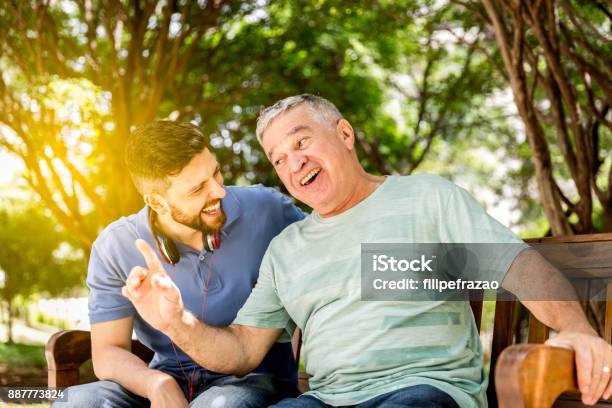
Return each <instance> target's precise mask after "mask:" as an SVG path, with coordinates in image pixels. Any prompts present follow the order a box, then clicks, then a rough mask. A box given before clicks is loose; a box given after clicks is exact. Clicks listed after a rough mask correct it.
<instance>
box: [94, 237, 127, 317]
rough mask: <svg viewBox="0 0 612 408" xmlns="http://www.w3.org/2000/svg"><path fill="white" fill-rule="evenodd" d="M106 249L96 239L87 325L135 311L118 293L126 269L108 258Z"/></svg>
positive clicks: (125, 315) (125, 275)
mask: <svg viewBox="0 0 612 408" xmlns="http://www.w3.org/2000/svg"><path fill="white" fill-rule="evenodd" d="M106 250H107V248H104V244H103V243H101V242H96V243H95V244H94V246H93V248H92V251H91V256H90V259H89V266H88V270H87V286H88V287H89V289H90V293H89V300H88V307H89V322H90V324H96V323H101V322H105V321H110V320H119V319H122V318H124V317H127V316H132V315H134V314H135V313H136V310H135V309H134V306H133V305H132V303H131V302H130V300H129V299H128V298H126V297H125V296H123V295H122V294H121V288H122V287H123V286H124V285H125V280H126V277H127V272H126V271H123V270H122V268H121V267H120V265H119V264H117V263H114V262H113V261H112V259H111V258H110V257H108V256H104V252H105V251H106Z"/></svg>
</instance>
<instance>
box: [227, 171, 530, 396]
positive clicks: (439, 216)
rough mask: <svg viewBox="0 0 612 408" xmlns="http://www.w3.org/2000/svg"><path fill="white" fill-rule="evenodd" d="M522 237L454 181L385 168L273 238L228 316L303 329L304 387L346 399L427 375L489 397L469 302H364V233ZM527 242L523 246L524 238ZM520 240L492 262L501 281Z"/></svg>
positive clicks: (427, 239) (402, 237)
mask: <svg viewBox="0 0 612 408" xmlns="http://www.w3.org/2000/svg"><path fill="white" fill-rule="evenodd" d="M385 242H387V243H440V242H462V243H470V242H483V243H487V242H494V243H521V242H522V241H521V240H520V239H519V238H518V237H517V236H516V235H515V234H514V233H512V232H511V231H510V230H509V229H508V228H506V227H504V226H503V225H502V224H500V223H499V222H497V221H496V220H494V219H493V218H491V217H490V216H489V215H487V213H486V212H485V211H484V210H483V208H482V207H481V206H480V205H479V204H478V203H477V202H476V201H475V200H474V199H473V198H472V197H471V196H470V195H469V194H468V193H467V192H466V191H465V190H463V189H461V188H459V187H457V186H456V185H454V184H453V183H451V182H449V181H447V180H445V179H443V178H441V177H438V176H433V175H427V174H423V175H416V176H408V177H399V176H390V177H388V178H387V180H386V181H385V182H384V183H383V184H382V185H381V186H380V187H378V188H377V189H376V190H375V191H374V192H373V193H372V194H371V195H370V196H369V197H367V198H366V199H365V200H363V201H362V202H360V203H359V204H358V205H356V206H355V207H353V208H351V209H349V210H347V211H345V212H343V213H341V214H339V215H337V216H333V217H328V218H322V217H320V216H319V215H318V214H317V213H316V212H314V213H313V214H312V215H310V216H309V217H307V218H306V219H304V220H303V221H300V222H296V223H294V224H292V225H290V226H289V227H287V228H286V229H285V230H284V231H283V232H282V233H281V234H279V235H278V236H277V237H276V238H275V239H274V240H273V241H272V243H271V244H270V247H269V248H268V251H267V252H266V255H265V256H264V259H263V261H262V265H261V269H260V274H259V279H258V282H257V284H256V286H255V288H254V289H253V292H252V293H251V296H250V297H249V298H248V300H247V302H246V303H245V305H244V306H243V307H242V309H241V310H240V311H239V313H238V316H237V317H236V319H235V320H234V323H236V324H242V325H249V326H256V327H266V328H273V327H274V328H288V329H291V328H292V326H294V325H295V324H297V326H298V327H300V328H301V329H302V330H303V342H304V345H303V348H302V350H303V359H304V365H305V369H306V372H307V373H308V374H310V375H311V376H312V377H311V378H310V387H311V391H310V392H309V394H310V395H313V396H315V397H316V398H319V399H321V400H322V401H324V402H325V403H327V404H332V405H353V404H358V403H360V402H363V401H366V400H369V399H371V398H373V397H375V396H377V395H381V394H384V393H387V392H390V391H394V390H397V389H400V388H404V387H408V386H411V385H417V384H430V385H432V386H435V387H437V388H439V389H441V390H442V391H444V392H446V393H448V394H449V395H451V396H452V397H453V398H454V399H455V401H457V403H458V404H459V405H460V406H462V407H472V406H486V397H485V389H486V383H487V381H486V376H485V374H484V370H483V356H482V349H481V344H480V340H479V336H478V331H477V329H476V325H475V322H474V318H473V315H472V313H471V310H470V307H469V303H468V302H444V301H419V302H407V301H362V300H361V281H360V271H361V267H360V261H361V258H360V250H361V244H362V243H385ZM525 246H526V245H525ZM523 247H524V246H523V245H515V246H509V248H515V249H514V250H511V251H508V252H507V253H504V254H503V256H502V257H501V259H499V260H498V261H499V262H497V264H496V265H497V266H496V269H495V270H493V272H492V273H493V274H494V275H496V276H491V278H492V279H496V280H498V281H501V280H502V278H503V276H504V274H505V273H506V271H507V270H508V268H509V266H510V264H511V263H512V260H513V259H514V258H515V257H516V255H517V254H518V253H519V252H520V250H522V248H523Z"/></svg>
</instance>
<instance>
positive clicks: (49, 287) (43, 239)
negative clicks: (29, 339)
mask: <svg viewBox="0 0 612 408" xmlns="http://www.w3.org/2000/svg"><path fill="white" fill-rule="evenodd" d="M0 226H1V228H0V275H1V276H2V279H1V280H0V299H1V300H2V301H3V302H6V305H7V306H8V321H7V326H8V340H9V342H12V341H13V336H12V331H13V330H12V328H13V319H14V314H15V308H14V303H15V299H16V298H17V297H18V296H21V297H22V298H27V297H28V296H30V295H31V294H33V293H37V292H43V293H47V294H49V295H57V294H60V293H62V292H65V291H66V290H68V289H71V288H73V287H74V286H76V285H77V284H79V283H80V282H81V277H82V272H83V270H84V269H85V264H84V262H83V259H84V257H83V253H82V251H79V250H76V249H75V248H74V242H71V240H70V239H69V238H68V237H67V235H66V234H65V233H63V232H62V231H61V230H58V226H57V224H56V223H55V222H54V221H53V220H52V219H51V218H50V217H49V216H46V215H44V214H43V213H42V211H41V210H39V209H37V208H35V207H23V203H21V207H19V206H13V207H12V209H11V210H8V209H7V208H6V207H5V208H3V209H2V210H0ZM71 244H72V245H71Z"/></svg>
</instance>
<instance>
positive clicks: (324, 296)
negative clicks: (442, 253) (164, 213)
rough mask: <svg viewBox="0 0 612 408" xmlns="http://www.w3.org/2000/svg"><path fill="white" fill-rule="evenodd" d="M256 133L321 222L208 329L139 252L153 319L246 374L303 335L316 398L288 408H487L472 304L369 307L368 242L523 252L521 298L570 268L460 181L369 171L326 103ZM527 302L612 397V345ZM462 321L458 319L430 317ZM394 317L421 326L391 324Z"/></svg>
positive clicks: (510, 276)
mask: <svg viewBox="0 0 612 408" xmlns="http://www.w3.org/2000/svg"><path fill="white" fill-rule="evenodd" d="M257 136H258V139H259V141H260V143H261V145H262V146H263V148H264V150H265V152H266V155H267V157H268V158H269V159H270V161H271V163H272V164H273V166H274V168H275V170H276V172H277V173H278V175H279V177H280V179H281V181H282V182H283V184H284V185H285V187H286V188H287V190H288V191H289V192H290V193H291V195H292V196H293V197H295V198H297V199H299V200H301V201H302V202H304V203H306V204H308V205H309V206H311V207H312V208H313V210H314V211H313V213H312V214H311V215H310V216H309V217H307V218H306V219H305V220H303V221H300V222H297V223H295V224H292V225H291V226H289V227H287V228H286V229H285V230H284V231H283V232H282V233H281V234H279V235H278V236H277V237H276V238H275V239H274V240H273V241H272V243H271V244H270V246H269V248H268V250H267V252H266V255H265V256H264V259H263V261H262V265H261V269H260V275H259V279H258V282H257V285H256V286H255V288H254V290H253V292H252V293H251V296H250V297H249V299H248V300H247V302H246V303H245V305H244V306H243V307H242V309H241V310H240V312H239V313H238V316H237V317H236V319H235V320H234V322H233V324H232V325H230V326H228V327H211V326H208V325H205V324H202V323H200V322H199V321H198V320H197V319H196V318H194V317H193V316H192V315H191V314H190V313H189V312H186V311H185V310H184V308H183V307H182V301H181V298H180V293H179V292H178V291H177V290H176V288H175V287H174V285H173V284H172V282H171V280H170V279H168V277H167V275H166V274H165V272H164V271H163V268H161V267H160V263H159V261H158V260H157V258H156V257H155V255H154V253H153V252H152V251H151V250H150V248H147V247H145V246H142V245H141V244H139V245H141V247H142V252H143V254H144V256H145V259H146V260H147V265H148V269H145V268H136V269H134V270H133V271H132V273H131V276H130V278H129V279H128V282H127V286H126V287H125V288H124V294H125V295H126V296H128V297H129V298H130V299H132V302H133V303H134V305H135V307H136V308H137V309H138V310H139V312H141V314H142V316H143V317H144V318H145V319H146V320H147V321H148V322H149V323H150V324H152V325H153V326H155V327H156V328H158V329H159V330H161V331H163V332H164V333H167V334H168V336H169V337H170V338H171V339H173V340H174V341H176V342H177V344H179V345H180V346H181V348H183V350H185V352H186V353H187V354H189V355H190V356H191V357H192V358H194V359H195V360H196V361H198V362H199V363H200V364H202V365H204V366H206V367H210V368H211V369H214V370H215V371H218V372H225V373H237V374H240V373H246V372H248V371H249V370H251V369H252V368H253V367H256V366H257V365H258V364H259V362H260V361H261V359H262V358H263V356H264V355H265V353H266V351H267V350H268V349H269V348H270V346H271V345H272V344H273V343H274V341H275V340H276V339H277V338H278V337H279V336H280V335H281V334H282V333H283V332H284V331H286V330H288V331H291V330H292V329H293V327H294V326H295V325H297V326H299V327H300V328H302V329H303V331H304V338H303V340H304V348H303V350H304V354H305V360H304V362H305V368H306V371H307V372H308V373H309V374H310V375H311V376H312V377H311V379H310V385H311V388H312V391H310V392H309V393H307V394H306V395H303V396H301V397H299V398H295V399H286V400H283V401H282V402H280V403H279V404H278V405H277V406H278V407H329V406H358V407H360V408H366V407H385V406H388V407H392V406H393V407H399V406H406V407H408V406H410V407H451V406H457V405H459V406H461V407H471V406H486V399H485V394H484V391H485V387H486V379H485V376H484V373H483V369H482V353H481V346H480V343H479V339H478V333H477V331H476V329H475V325H474V321H473V318H472V317H471V314H470V313H471V312H470V309H469V307H468V305H467V302H464V303H461V302H444V301H433V300H432V301H422V302H400V301H392V302H389V301H386V302H363V301H362V300H361V285H360V273H361V268H360V262H361V258H360V245H361V244H362V243H368V242H413V243H419V242H503V243H516V245H514V246H512V247H510V248H512V249H511V250H510V251H509V252H507V253H505V254H504V255H503V256H502V257H501V259H500V261H499V262H498V263H497V266H496V268H495V269H494V270H492V271H491V273H492V274H493V275H494V276H495V277H496V278H498V279H499V280H500V281H502V286H503V287H504V288H506V289H508V290H510V291H511V292H513V293H516V294H517V295H518V296H519V298H521V299H530V298H533V296H531V295H533V294H534V293H537V292H538V288H544V287H546V286H547V284H548V282H549V281H550V280H551V279H557V278H558V272H557V271H556V270H555V269H554V268H553V267H552V266H551V265H549V264H548V263H547V262H546V261H545V260H544V259H543V258H541V257H540V256H539V255H538V254H537V253H536V252H535V251H533V250H530V249H526V245H524V244H522V243H521V241H520V239H518V238H517V237H516V236H515V235H514V234H513V233H512V232H510V231H509V230H508V229H507V228H505V227H504V226H502V225H501V224H499V223H498V222H496V221H495V220H494V219H492V218H491V217H489V216H488V215H487V214H486V212H485V211H484V210H483V209H482V208H481V207H480V206H479V205H478V204H477V202H476V201H475V200H474V199H473V198H472V197H471V196H470V195H469V194H468V193H467V192H466V191H465V190H463V189H461V188H459V187H457V186H455V185H453V184H452V183H450V182H448V181H445V180H444V179H442V178H439V177H436V176H431V175H418V176H410V177H396V176H388V177H381V176H375V175H371V174H368V173H367V172H365V171H364V169H363V168H362V167H361V165H360V163H359V161H358V159H357V155H356V153H355V149H354V143H355V134H354V131H353V128H352V127H351V125H350V123H349V122H348V121H347V120H346V119H344V118H343V117H342V115H341V114H340V112H339V111H338V110H337V109H336V107H335V106H334V105H333V104H332V103H330V102H329V101H327V100H325V99H322V98H319V97H316V96H312V95H299V96H293V97H290V98H286V99H284V100H281V101H279V102H277V103H276V104H275V105H273V106H272V107H270V108H268V109H266V110H264V111H263V112H262V114H261V116H260V118H259V120H258V126H257ZM536 269H537V270H538V272H539V273H538V274H537V276H531V277H530V280H529V282H530V285H529V287H522V286H521V285H520V282H521V280H523V279H524V278H525V277H526V276H527V272H528V271H533V270H536ZM149 283H151V284H149ZM523 303H524V304H525V305H526V307H527V308H528V309H530V310H531V311H532V312H533V313H534V314H535V316H536V317H538V318H539V319H540V320H541V321H542V322H544V323H545V324H547V325H549V326H550V327H552V328H553V329H555V330H557V331H558V332H559V334H558V335H557V336H556V337H555V339H554V340H553V341H552V342H554V344H557V345H563V346H566V347H571V348H573V349H574V350H576V356H577V357H576V358H577V366H578V380H579V384H580V389H581V391H582V395H583V401H584V402H585V403H587V404H593V403H595V401H596V400H597V399H598V398H600V397H601V396H602V395H603V396H604V398H608V397H609V396H610V394H611V393H612V385H611V384H610V368H609V366H610V365H611V364H612V348H611V347H610V345H609V344H607V343H606V342H605V341H604V340H603V339H601V338H599V337H597V335H596V333H595V332H594V330H593V329H592V327H591V326H590V325H589V324H588V322H587V321H586V319H585V316H584V314H583V312H582V310H581V309H580V307H579V305H578V303H576V302H571V301H554V302H553V301H550V302H534V301H528V300H524V301H523ZM449 313H453V315H454V316H456V319H453V321H449V320H448V319H442V320H440V319H429V317H434V316H436V315H441V314H449ZM393 317H402V318H404V319H408V320H410V319H415V321H416V320H419V321H420V322H421V323H422V324H410V322H408V324H406V325H403V326H402V327H397V326H394V325H389V324H383V323H384V322H385V321H387V322H388V321H390V320H389V319H390V318H393ZM424 322H426V323H427V324H425V323H424ZM211 349H214V350H216V352H215V353H210V352H208V350H211Z"/></svg>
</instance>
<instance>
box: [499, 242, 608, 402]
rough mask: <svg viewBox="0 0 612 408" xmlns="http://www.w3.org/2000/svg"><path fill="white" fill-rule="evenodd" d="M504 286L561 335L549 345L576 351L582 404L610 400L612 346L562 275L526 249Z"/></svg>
mask: <svg viewBox="0 0 612 408" xmlns="http://www.w3.org/2000/svg"><path fill="white" fill-rule="evenodd" d="M502 287H503V288H504V289H506V290H508V291H510V292H512V293H514V294H515V295H516V296H517V297H518V298H519V300H520V301H521V303H523V304H524V305H525V307H526V308H527V309H529V311H530V312H531V313H533V315H534V316H535V317H536V318H537V319H538V320H539V321H541V322H542V323H544V324H545V325H547V326H548V327H551V328H552V329H554V330H555V331H557V332H558V334H557V335H556V336H555V337H554V338H552V339H550V340H548V341H547V342H546V343H547V344H550V345H554V346H559V347H566V348H570V349H573V350H574V352H575V355H576V369H577V373H578V387H579V389H580V392H581V393H582V401H583V402H584V403H585V404H589V405H592V404H594V403H595V402H597V400H598V399H599V398H601V397H603V398H605V399H608V398H610V395H612V381H610V365H612V346H610V344H608V342H606V341H605V340H604V339H602V338H601V337H599V336H598V335H597V332H596V331H595V330H594V329H593V327H592V326H591V325H590V324H589V322H588V320H587V318H586V316H585V314H584V312H583V311H582V308H581V307H580V304H579V303H578V299H577V297H576V292H575V291H574V288H573V287H572V286H571V284H570V283H569V282H568V281H567V279H566V278H565V277H564V276H563V275H562V274H561V272H560V271H559V270H558V269H557V268H555V267H554V266H553V265H551V264H550V263H549V262H548V261H547V260H546V258H544V257H543V256H542V255H540V254H539V253H538V252H537V251H536V250H534V249H526V250H524V251H522V252H521V253H520V254H519V255H518V256H517V257H516V258H515V260H514V261H513V262H512V265H511V266H510V269H509V270H508V272H507V273H506V276H505V277H504V279H503V282H502ZM546 299H551V300H546ZM553 299H554V300H553ZM604 367H608V369H607V370H606V369H604Z"/></svg>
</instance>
